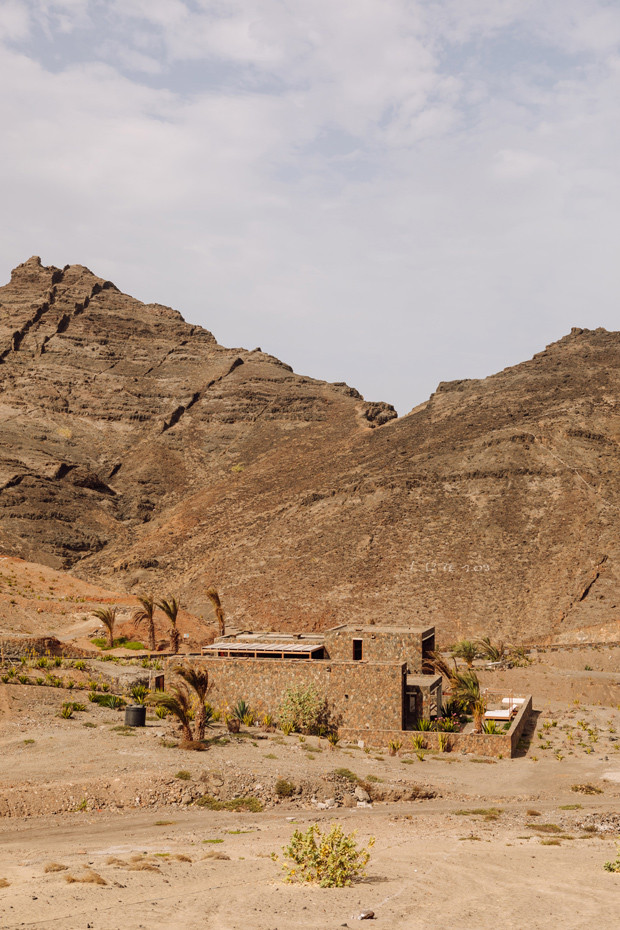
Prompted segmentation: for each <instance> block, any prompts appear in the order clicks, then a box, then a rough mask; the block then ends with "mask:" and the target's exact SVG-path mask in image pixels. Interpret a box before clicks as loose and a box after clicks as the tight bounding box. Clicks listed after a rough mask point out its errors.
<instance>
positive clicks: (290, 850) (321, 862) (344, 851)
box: [273, 823, 375, 888]
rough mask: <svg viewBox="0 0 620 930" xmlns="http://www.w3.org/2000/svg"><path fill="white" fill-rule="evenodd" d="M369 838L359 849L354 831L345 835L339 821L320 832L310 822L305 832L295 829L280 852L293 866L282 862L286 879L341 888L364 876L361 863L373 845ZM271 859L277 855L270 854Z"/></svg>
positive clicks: (372, 839) (324, 886)
mask: <svg viewBox="0 0 620 930" xmlns="http://www.w3.org/2000/svg"><path fill="white" fill-rule="evenodd" d="M374 842H375V839H374V837H372V836H371V837H370V839H369V841H368V846H367V847H366V848H364V849H359V848H358V846H357V843H356V842H355V831H354V832H353V833H349V834H346V833H344V832H343V829H342V827H341V826H340V824H334V826H333V827H332V828H331V830H330V831H329V833H322V832H321V828H320V827H319V825H318V824H316V823H314V824H311V825H310V826H309V827H308V829H307V830H306V832H305V833H302V831H301V830H295V832H294V833H293V836H292V838H291V842H290V843H289V845H288V846H284V847H283V848H282V851H283V853H284V856H285V857H286V859H290V860H292V863H293V865H292V866H291V865H289V864H288V863H287V862H284V863H283V865H282V868H283V869H284V872H285V873H286V881H289V882H292V881H300V882H316V883H317V884H318V885H320V886H321V887H322V888H343V887H344V886H345V885H351V884H352V883H353V881H354V879H356V878H359V877H361V876H363V875H365V871H364V870H365V866H366V865H367V863H368V860H369V859H370V851H369V850H370V848H371V847H372V846H373V845H374ZM273 858H274V859H276V860H277V858H278V857H277V856H276V855H275V854H274V856H273Z"/></svg>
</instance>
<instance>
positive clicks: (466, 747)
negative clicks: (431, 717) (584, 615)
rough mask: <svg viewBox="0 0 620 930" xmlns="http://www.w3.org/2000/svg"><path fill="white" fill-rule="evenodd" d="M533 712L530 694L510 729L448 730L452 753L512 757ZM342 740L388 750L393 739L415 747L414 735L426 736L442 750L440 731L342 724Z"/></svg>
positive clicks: (428, 744)
mask: <svg viewBox="0 0 620 930" xmlns="http://www.w3.org/2000/svg"><path fill="white" fill-rule="evenodd" d="M531 713H532V698H531V696H529V695H528V697H527V698H526V700H525V703H524V704H522V705H521V708H520V710H519V712H518V713H517V716H516V717H515V718H514V719H513V721H512V726H511V727H510V730H507V731H506V733H501V734H489V733H447V734H446V735H447V737H448V740H449V745H450V751H451V752H471V753H475V754H476V755H479V756H494V757H496V758H497V757H498V756H503V757H505V758H512V757H513V756H514V755H515V753H516V750H517V746H518V743H519V740H520V738H521V736H522V734H523V730H524V729H525V726H526V724H527V721H528V719H529V717H530V714H531ZM338 732H339V735H340V737H341V739H343V740H348V741H351V742H363V743H364V745H365V746H372V747H375V748H377V749H378V748H381V749H386V748H387V746H388V743H389V742H390V741H391V740H401V741H402V747H403V749H409V750H410V749H411V748H412V746H411V737H412V736H418V735H419V736H422V737H423V739H424V741H425V743H426V748H427V749H435V750H437V749H439V734H438V733H433V732H426V731H421V732H419V733H418V732H416V731H413V730H400V729H398V730H397V729H394V730H390V729H387V728H386V729H377V730H372V731H364V730H362V729H360V728H358V727H341V728H340V730H339V731H338Z"/></svg>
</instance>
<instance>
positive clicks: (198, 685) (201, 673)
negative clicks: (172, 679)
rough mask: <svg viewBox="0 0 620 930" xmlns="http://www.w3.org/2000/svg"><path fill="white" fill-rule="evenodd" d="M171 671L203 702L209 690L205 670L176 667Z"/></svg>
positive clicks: (188, 666) (191, 667) (190, 666)
mask: <svg viewBox="0 0 620 930" xmlns="http://www.w3.org/2000/svg"><path fill="white" fill-rule="evenodd" d="M172 671H173V672H174V673H175V675H178V676H179V678H182V679H183V680H184V681H185V682H186V683H187V684H188V685H189V686H190V688H192V690H194V691H195V692H196V694H197V695H198V698H199V699H200V700H201V701H204V699H205V697H206V694H207V691H208V690H209V672H208V671H207V669H206V668H196V667H195V666H193V665H176V666H175V667H174V668H173V669H172Z"/></svg>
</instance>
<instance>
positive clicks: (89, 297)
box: [0, 258, 620, 641]
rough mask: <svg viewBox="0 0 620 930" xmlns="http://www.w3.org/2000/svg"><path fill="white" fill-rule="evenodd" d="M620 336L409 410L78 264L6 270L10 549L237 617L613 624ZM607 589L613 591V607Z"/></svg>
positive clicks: (592, 629) (311, 623) (612, 630)
mask: <svg viewBox="0 0 620 930" xmlns="http://www.w3.org/2000/svg"><path fill="white" fill-rule="evenodd" d="M619 361H620V334H619V333H608V332H605V331H604V330H595V331H581V330H573V332H572V333H571V334H570V335H569V336H566V337H565V338H564V339H561V340H560V341H559V342H557V343H554V344H553V345H551V346H549V347H548V348H547V349H546V350H545V351H544V352H541V353H539V354H538V355H537V356H535V357H534V358H533V359H532V360H531V361H529V362H525V363H523V364H521V365H518V366H516V367H514V368H510V369H506V370H505V371H503V372H500V373H499V374H497V375H493V376H492V377H490V378H487V379H485V380H481V381H459V382H453V383H448V384H445V383H444V384H440V385H439V387H438V389H437V391H436V392H435V394H433V395H432V397H431V398H430V399H429V400H428V401H427V402H426V404H423V405H421V406H420V407H419V408H417V409H416V410H415V411H414V412H412V413H411V414H409V415H408V416H406V417H402V418H400V419H395V413H394V411H393V408H391V407H390V406H389V405H387V404H376V403H367V402H366V401H364V399H363V398H362V397H361V396H360V395H359V394H358V392H357V391H355V390H354V389H353V388H349V387H348V386H347V385H345V384H327V383H325V382H321V381H316V380H314V379H311V378H306V377H302V376H300V375H297V374H295V373H294V372H293V371H292V370H291V369H290V367H289V366H287V365H285V364H283V363H282V362H280V361H278V360H277V359H275V358H273V357H271V356H269V355H267V354H265V353H263V352H261V351H260V350H258V349H257V350H254V351H252V352H250V351H247V350H245V349H227V348H224V347H223V346H220V345H219V344H218V343H217V342H216V340H215V339H214V337H213V336H212V335H211V333H209V332H207V331H206V330H204V329H201V328H200V327H197V326H191V325H189V324H187V323H185V322H184V321H183V319H182V317H181V316H180V314H178V313H177V312H176V311H174V310H171V309H170V308H168V307H162V306H160V305H157V304H142V303H140V302H139V301H136V300H134V299H132V298H131V297H128V296H127V295H124V294H121V293H120V292H119V291H118V289H117V288H116V287H115V286H114V285H113V284H111V283H110V282H106V281H103V280H102V279H100V278H97V277H96V276H95V275H93V274H92V273H91V272H90V271H89V270H88V269H86V268H84V267H82V266H67V267H65V268H64V269H62V270H60V269H56V268H46V267H44V266H42V265H41V263H40V261H39V260H38V259H37V258H33V259H30V260H29V261H28V262H25V263H24V264H23V265H20V266H19V267H18V268H17V269H15V271H14V272H13V274H12V277H11V283H10V284H8V285H6V287H4V288H0V384H1V391H2V392H1V395H0V405H1V406H0V425H1V441H0V548H2V549H3V550H4V551H5V552H6V553H9V554H13V555H17V556H20V557H22V558H27V559H30V560H32V561H38V562H43V563H45V564H48V565H51V566H53V567H56V568H65V569H67V570H70V571H72V572H73V573H75V574H77V575H79V576H81V577H84V578H87V579H91V580H97V581H101V582H102V583H105V584H106V585H107V586H108V587H116V588H123V589H125V590H128V591H132V590H133V591H136V590H139V589H141V588H144V587H149V588H154V589H157V590H164V589H165V590H166V591H177V592H179V593H180V594H181V596H182V598H183V600H184V602H185V603H186V604H187V606H188V607H189V608H190V609H192V610H194V611H196V612H199V613H200V612H205V613H207V612H208V609H209V608H208V604H207V601H206V597H205V593H204V592H205V588H206V586H207V585H208V584H209V583H210V582H211V581H215V582H216V583H217V584H218V586H219V588H220V590H221V592H222V594H223V596H224V598H225V601H226V606H227V608H228V615H229V618H230V619H231V620H233V621H235V622H237V623H241V624H243V625H244V626H251V627H255V628H257V627H265V626H267V627H274V628H275V627H281V626H287V627H289V628H290V627H299V628H303V629H317V628H321V627H324V626H327V625H329V624H331V623H334V622H340V621H344V620H353V619H355V620H360V621H365V622H367V621H369V620H372V619H375V620H377V621H379V620H382V621H390V622H398V623H405V624H406V623H418V622H420V621H423V622H425V623H426V622H432V623H435V624H436V625H437V626H438V628H439V629H440V630H441V631H442V633H443V636H444V639H449V638H450V637H452V636H453V635H455V634H456V633H476V632H484V633H489V634H491V635H492V636H494V637H500V638H513V639H518V640H525V641H529V640H536V639H541V638H545V637H552V638H557V637H564V638H565V637H568V638H570V637H572V636H576V635H578V634H579V633H580V632H583V633H584V635H586V636H588V637H593V638H597V637H598V636H603V637H608V638H612V637H613V638H618V627H619V622H620V590H619V577H618V557H619V555H620V552H619V549H620V546H619V544H618V532H617V527H618V516H619V509H618V508H619V506H620V409H619V398H620V375H619ZM616 599H618V604H616Z"/></svg>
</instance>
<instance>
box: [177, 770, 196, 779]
mask: <svg viewBox="0 0 620 930" xmlns="http://www.w3.org/2000/svg"><path fill="white" fill-rule="evenodd" d="M174 777H175V778H180V779H181V781H191V777H192V773H191V772H188V771H187V770H186V769H181V771H180V772H177V773H176V775H175V776H174Z"/></svg>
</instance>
